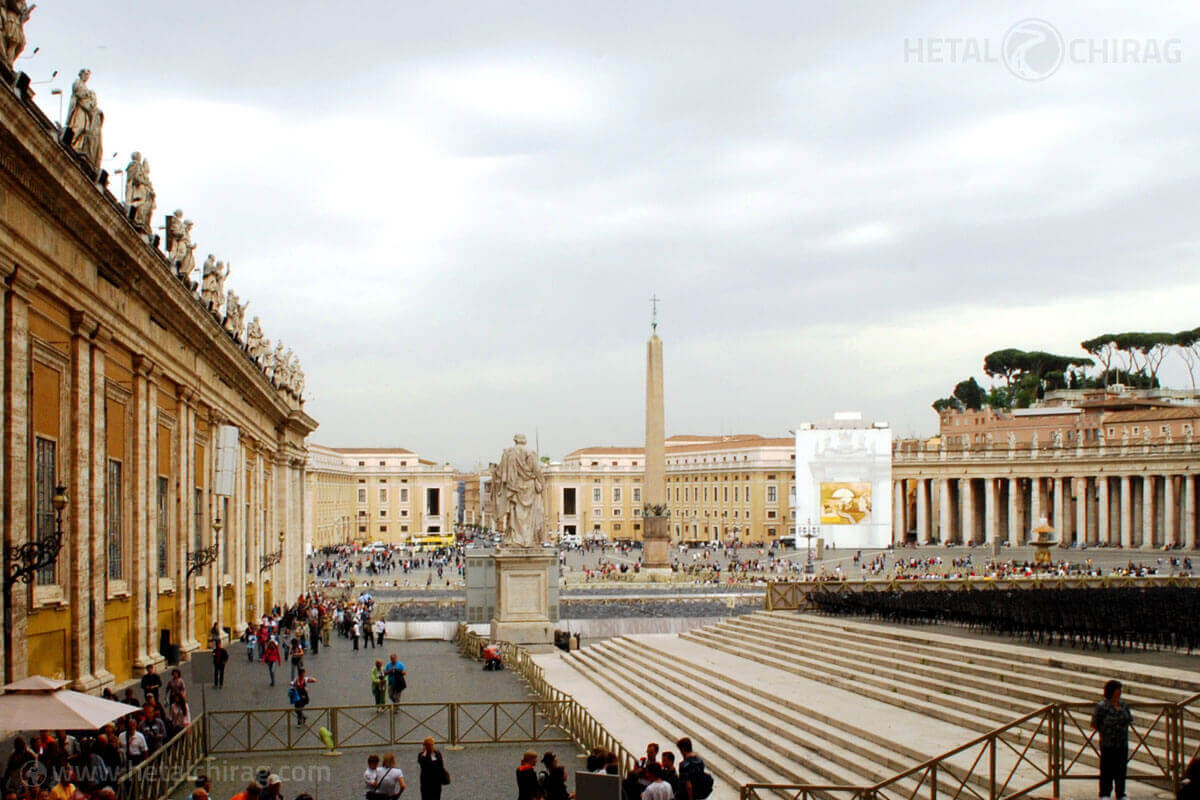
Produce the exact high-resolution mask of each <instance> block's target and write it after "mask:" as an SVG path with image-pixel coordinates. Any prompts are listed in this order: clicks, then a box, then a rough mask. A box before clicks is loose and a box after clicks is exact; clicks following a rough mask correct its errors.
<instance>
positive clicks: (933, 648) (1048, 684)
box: [539, 612, 1200, 797]
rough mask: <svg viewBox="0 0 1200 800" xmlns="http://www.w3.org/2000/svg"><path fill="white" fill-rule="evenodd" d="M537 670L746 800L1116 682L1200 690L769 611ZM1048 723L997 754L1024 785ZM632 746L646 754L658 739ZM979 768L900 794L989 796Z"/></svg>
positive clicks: (1032, 722)
mask: <svg viewBox="0 0 1200 800" xmlns="http://www.w3.org/2000/svg"><path fill="white" fill-rule="evenodd" d="M539 660H541V661H542V663H544V664H545V665H546V666H551V665H550V663H549V662H550V661H552V660H560V661H561V663H558V664H554V665H553V667H554V668H553V669H547V678H548V679H549V680H551V681H557V682H559V683H564V684H572V683H574V684H575V685H576V686H580V684H581V683H583V682H586V683H587V684H590V685H588V686H587V687H586V690H585V694H587V695H588V696H589V698H590V701H589V702H588V707H589V709H591V710H592V712H593V714H594V715H595V716H596V717H597V718H598V719H600V721H601V722H602V723H604V724H611V725H614V726H616V727H617V728H620V729H623V730H628V731H634V732H635V733H631V734H629V735H642V736H646V737H654V738H655V739H656V740H657V741H659V742H660V743H661V744H662V745H663V747H664V749H672V746H671V744H670V743H671V742H673V741H674V740H675V738H677V737H678V736H681V735H690V736H691V737H692V739H693V741H694V742H695V744H696V747H697V750H698V751H699V752H700V753H701V755H702V756H703V757H704V758H705V760H706V762H707V763H708V765H709V767H710V769H711V770H712V772H713V773H714V775H715V776H716V777H717V778H718V779H719V780H721V781H722V782H724V783H725V784H726V786H725V791H726V792H732V794H721V795H719V796H721V797H724V796H736V787H737V786H740V785H742V784H746V783H776V784H795V783H808V784H826V785H865V784H874V783H877V782H879V781H883V780H886V779H888V778H891V777H892V776H894V775H896V774H897V773H899V772H902V771H904V770H906V769H908V768H910V767H912V766H914V765H916V764H919V763H921V762H923V761H926V760H928V759H930V758H933V757H935V756H937V755H939V754H942V753H946V752H948V751H951V750H953V749H955V748H956V747H959V746H960V745H963V744H965V743H967V742H970V741H972V740H975V739H977V738H979V737H980V736H981V734H985V733H988V732H989V731H993V730H994V729H996V728H1000V727H1002V726H1005V725H1008V724H1009V723H1011V722H1013V721H1014V720H1016V719H1018V718H1020V717H1022V716H1024V715H1027V714H1033V713H1034V712H1036V711H1037V710H1038V709H1039V708H1041V707H1042V706H1044V705H1045V704H1047V703H1049V702H1053V701H1059V702H1080V703H1089V702H1094V700H1095V699H1096V698H1097V697H1098V696H1099V694H1100V689H1101V687H1102V686H1103V684H1104V682H1105V681H1106V680H1108V679H1109V678H1113V677H1115V678H1118V679H1120V680H1121V681H1122V682H1123V683H1124V685H1125V690H1124V698H1125V699H1126V700H1127V701H1133V702H1135V703H1136V702H1138V701H1147V702H1157V703H1163V702H1177V701H1179V700H1182V699H1185V698H1187V697H1190V696H1192V695H1195V694H1196V693H1198V692H1200V677H1198V676H1197V675H1196V673H1194V672H1189V671H1186V670H1182V669H1169V668H1162V667H1154V666H1143V665H1142V664H1140V663H1134V662H1131V661H1126V660H1115V659H1106V658H1103V657H1101V656H1098V655H1093V654H1082V653H1078V652H1073V651H1069V650H1067V651H1064V650H1062V649H1049V648H1038V647H1032V646H1023V645H1020V644H1016V643H1012V642H1009V641H1008V640H999V639H984V638H973V637H969V636H964V635H961V633H957V632H953V633H944V632H942V633H939V632H936V629H931V628H928V627H915V626H912V627H910V626H894V625H884V624H873V623H870V622H865V621H858V620H850V619H846V618H842V617H837V618H834V617H824V616H819V615H815V614H798V613H796V612H759V613H755V614H751V615H747V616H742V617H737V618H734V619H730V620H727V621H725V622H722V623H720V624H717V625H712V626H709V627H706V628H701V629H698V630H695V631H692V632H689V633H684V634H680V635H674V634H669V635H644V636H629V637H619V638H616V639H610V640H607V641H603V642H599V643H597V644H594V645H591V646H587V647H584V648H583V649H581V650H579V651H576V652H574V653H571V654H561V655H559V654H553V655H547V656H541V657H539ZM555 676H557V678H556V677H555ZM559 688H562V689H563V690H564V691H567V692H568V693H570V692H571V691H572V689H571V688H570V686H569V685H560V687H559ZM580 688H583V687H581V686H580ZM1136 713H1137V712H1136V709H1135V714H1136ZM631 716H632V717H634V718H636V722H635V723H634V724H633V726H632V727H631V724H630V722H629V720H628V718H629V717H631ZM1141 716H1143V717H1144V716H1145V715H1144V714H1143V715H1141ZM1152 722H1153V720H1151V719H1144V718H1143V719H1138V718H1136V717H1135V725H1140V726H1141V727H1142V728H1150V729H1151V730H1150V731H1149V733H1148V734H1146V736H1147V743H1148V744H1149V748H1143V749H1142V750H1140V751H1138V752H1137V753H1135V756H1134V759H1135V762H1145V763H1144V764H1143V766H1146V767H1153V766H1154V758H1155V757H1156V756H1155V753H1154V750H1155V749H1156V748H1157V749H1159V750H1161V749H1162V747H1164V746H1165V742H1166V739H1165V737H1166V733H1165V731H1164V730H1163V726H1158V727H1157V728H1155V727H1154V726H1153V725H1152V724H1151V723H1152ZM1046 725H1047V720H1046V717H1045V716H1043V715H1034V716H1033V717H1031V718H1030V719H1029V720H1028V721H1027V722H1026V723H1023V724H1022V725H1019V726H1015V727H1013V728H1012V730H1011V731H1010V732H1009V733H1008V734H1006V736H1005V738H1004V744H1005V746H1003V747H1000V746H997V747H996V748H995V750H994V757H995V758H996V759H997V764H996V768H997V770H999V771H1000V774H1001V775H1008V776H1011V782H1012V785H1020V784H1021V782H1022V781H1025V782H1027V783H1032V782H1034V781H1036V780H1037V779H1038V777H1039V776H1038V774H1037V765H1039V764H1041V765H1044V762H1045V758H1044V757H1042V758H1041V759H1040V761H1039V760H1038V759H1036V758H1032V757H1031V758H1029V759H1026V758H1023V757H1022V756H1023V755H1024V756H1029V755H1030V754H1029V753H1028V752H1027V751H1024V748H1026V747H1029V746H1030V742H1033V744H1032V747H1033V748H1034V749H1036V747H1037V746H1038V742H1039V741H1041V740H1039V739H1037V737H1038V736H1039V735H1040V736H1042V737H1043V738H1044V737H1045V735H1046V731H1045V730H1044V728H1045V726H1046ZM1063 730H1064V742H1065V746H1066V747H1067V748H1071V746H1072V745H1073V749H1072V750H1071V752H1072V753H1073V754H1074V755H1073V756H1072V757H1073V758H1078V760H1079V762H1080V763H1081V764H1093V766H1094V762H1095V758H1094V754H1093V753H1092V751H1091V750H1090V749H1088V748H1085V747H1084V744H1085V741H1086V739H1087V737H1088V735H1089V731H1088V730H1087V712H1086V711H1084V710H1081V711H1080V712H1079V713H1078V714H1077V715H1076V716H1075V717H1074V718H1073V719H1072V720H1071V722H1070V724H1064V726H1063ZM647 740H648V739H647ZM624 744H625V746H626V747H629V748H630V749H632V750H634V751H635V752H636V751H640V750H641V749H642V748H643V747H644V745H645V742H644V741H624ZM1035 755H1036V754H1035ZM979 758H980V756H979V754H978V753H977V752H976V751H973V750H965V751H963V752H961V753H959V754H958V755H955V756H952V757H950V758H949V759H947V760H946V761H945V762H943V763H942V764H941V768H940V771H939V772H937V774H936V776H934V777H930V776H929V775H922V774H914V775H912V776H910V777H909V778H907V779H904V780H901V781H898V782H897V783H896V784H895V785H894V787H893V788H894V789H895V790H896V794H897V795H903V796H908V795H911V794H913V793H914V792H915V791H916V789H917V787H918V784H919V783H920V782H921V781H936V782H937V786H938V792H947V793H949V795H950V796H956V795H958V794H959V793H960V790H961V787H962V786H963V785H964V784H966V785H967V786H968V787H974V788H975V789H976V790H979V789H985V786H986V782H987V780H988V777H987V770H986V769H980V768H979ZM1082 790H1083V787H1082V786H1076V787H1074V788H1073V789H1072V791H1071V792H1070V794H1088V795H1090V794H1091V793H1093V792H1094V786H1092V785H1088V786H1087V789H1086V792H1083V791H1082ZM924 793H925V794H926V795H928V793H929V792H928V788H926V791H925V792H924ZM983 793H984V796H987V793H986V789H985V790H984V792H983Z"/></svg>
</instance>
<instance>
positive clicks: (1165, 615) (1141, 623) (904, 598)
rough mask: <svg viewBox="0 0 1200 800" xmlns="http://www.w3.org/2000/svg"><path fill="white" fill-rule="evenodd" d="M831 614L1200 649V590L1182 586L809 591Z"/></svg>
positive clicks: (1031, 636)
mask: <svg viewBox="0 0 1200 800" xmlns="http://www.w3.org/2000/svg"><path fill="white" fill-rule="evenodd" d="M809 597H810V600H811V602H812V603H813V604H814V605H815V606H816V608H817V610H819V611H820V612H822V613H826V614H836V615H843V616H859V617H874V618H878V619H882V620H887V621H889V622H943V623H957V624H961V625H966V626H967V627H969V628H974V629H979V630H986V631H991V632H994V633H1007V634H1008V635H1009V636H1012V637H1014V638H1023V639H1027V640H1029V641H1036V642H1039V643H1052V642H1054V641H1055V640H1057V642H1058V643H1059V644H1068V643H1069V644H1070V645H1071V646H1072V647H1075V646H1079V647H1083V648H1089V647H1090V648H1095V649H1097V650H1098V649H1100V647H1101V646H1103V647H1104V648H1105V649H1106V650H1112V649H1113V648H1114V647H1115V648H1118V649H1119V650H1121V651H1122V652H1123V651H1125V650H1126V649H1130V648H1139V647H1140V648H1142V649H1149V648H1155V649H1160V648H1168V649H1180V650H1186V651H1187V652H1188V653H1191V652H1192V651H1193V650H1194V649H1196V648H1197V647H1198V646H1200V626H1198V625H1197V624H1196V620H1197V619H1200V591H1197V590H1196V589H1194V588H1189V587H1181V586H1155V587H1108V588H1066V587H1064V588H1045V589H1021V590H990V591H961V590H960V591H954V590H946V589H938V588H932V587H931V588H929V589H907V590H904V591H880V592H839V591H836V590H828V589H818V590H817V591H814V592H813V593H812V594H810V596H809Z"/></svg>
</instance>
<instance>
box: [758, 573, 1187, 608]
mask: <svg viewBox="0 0 1200 800" xmlns="http://www.w3.org/2000/svg"><path fill="white" fill-rule="evenodd" d="M1151 586H1182V587H1189V588H1194V589H1200V576H1178V575H1176V576H1170V575H1147V576H1132V575H1102V576H1101V575H1097V576H1090V575H1089V576H1082V575H1080V576H1072V575H1063V576H1059V575H1054V576H1046V577H1039V576H1032V577H1008V578H988V577H980V576H972V577H967V578H902V579H897V578H886V579H877V580H865V579H864V580H822V579H817V580H810V581H804V580H801V581H768V582H767V592H766V597H765V607H766V610H767V611H796V610H798V609H804V608H808V607H809V606H810V605H811V604H812V599H811V595H812V594H814V593H816V592H833V593H834V594H853V593H858V592H914V591H930V590H939V591H947V592H961V591H1009V590H1013V589H1017V590H1020V589H1111V588H1116V587H1151Z"/></svg>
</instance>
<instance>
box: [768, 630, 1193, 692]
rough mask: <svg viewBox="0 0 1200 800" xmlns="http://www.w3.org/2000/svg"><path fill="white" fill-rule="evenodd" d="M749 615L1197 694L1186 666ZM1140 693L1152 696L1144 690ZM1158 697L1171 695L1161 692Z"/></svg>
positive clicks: (927, 633) (925, 632) (929, 633)
mask: <svg viewBox="0 0 1200 800" xmlns="http://www.w3.org/2000/svg"><path fill="white" fill-rule="evenodd" d="M752 616H769V617H771V618H779V619H785V620H786V619H788V618H792V619H803V620H804V622H806V623H808V624H811V625H822V626H825V627H827V628H832V629H835V630H843V631H847V632H856V633H863V634H867V635H870V636H875V637H878V638H885V639H890V640H893V641H898V642H905V643H908V644H910V645H911V644H918V645H920V644H927V645H928V644H933V645H937V646H942V647H946V648H949V649H950V650H951V651H952V652H956V653H963V654H970V655H972V656H981V657H1000V658H1003V659H1005V660H1006V661H1010V662H1011V661H1019V662H1022V663H1025V664H1031V665H1035V666H1051V667H1061V668H1064V669H1067V670H1069V671H1071V672H1072V673H1079V674H1087V675H1094V676H1096V677H1097V679H1098V682H1099V683H1103V681H1105V680H1108V679H1109V678H1116V679H1118V680H1120V681H1122V682H1123V683H1129V684H1130V685H1134V686H1137V685H1141V686H1145V687H1151V686H1153V687H1159V688H1166V689H1175V690H1178V692H1180V693H1181V694H1180V695H1179V697H1183V696H1189V697H1190V696H1191V695H1194V694H1196V693H1200V680H1197V678H1196V674H1195V673H1194V672H1192V671H1189V670H1183V669H1175V668H1172V667H1159V666H1149V665H1141V664H1132V663H1130V662H1122V661H1120V660H1118V659H1112V658H1104V657H1103V656H1099V655H1097V656H1089V655H1086V654H1084V653H1081V652H1080V653H1075V652H1065V651H1062V650H1055V651H1054V652H1050V653H1048V652H1047V651H1046V650H1045V649H1044V648H1038V647H1034V646H1031V645H1026V644H1020V643H1017V642H1011V643H1010V642H996V641H987V640H983V639H974V638H970V637H967V636H961V635H954V634H947V633H937V632H935V631H929V630H921V629H919V628H917V627H916V626H907V625H903V626H902V625H889V624H886V623H876V622H868V621H864V620H859V619H851V618H848V617H834V616H828V615H823V614H815V613H800V614H797V613H796V612H781V611H775V612H765V611H764V612H756V613H755V614H754V615H752ZM1143 696H1145V697H1153V695H1151V694H1144V695H1143ZM1163 699H1177V698H1170V697H1165V698H1163Z"/></svg>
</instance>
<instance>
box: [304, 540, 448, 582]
mask: <svg viewBox="0 0 1200 800" xmlns="http://www.w3.org/2000/svg"><path fill="white" fill-rule="evenodd" d="M466 564H467V562H466V557H465V556H464V551H463V548H462V547H460V546H455V547H440V548H437V549H434V550H431V551H428V552H419V551H413V550H412V549H411V548H406V547H400V546H398V545H386V546H383V547H375V548H370V547H360V546H359V545H357V544H350V545H339V546H337V547H325V548H322V549H321V550H320V551H318V553H317V554H316V555H315V556H314V557H313V558H312V559H311V560H310V562H309V565H308V573H309V576H310V581H311V582H312V584H313V585H314V586H317V587H321V588H324V589H357V588H373V589H380V588H393V589H399V588H419V587H420V586H421V585H424V586H425V588H427V589H432V588H435V587H436V588H451V587H453V586H460V585H462V583H463V575H464V572H465V570H466ZM418 572H420V573H422V574H423V576H424V581H423V582H422V581H421V580H420V579H418V578H417V577H416V573H418Z"/></svg>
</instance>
